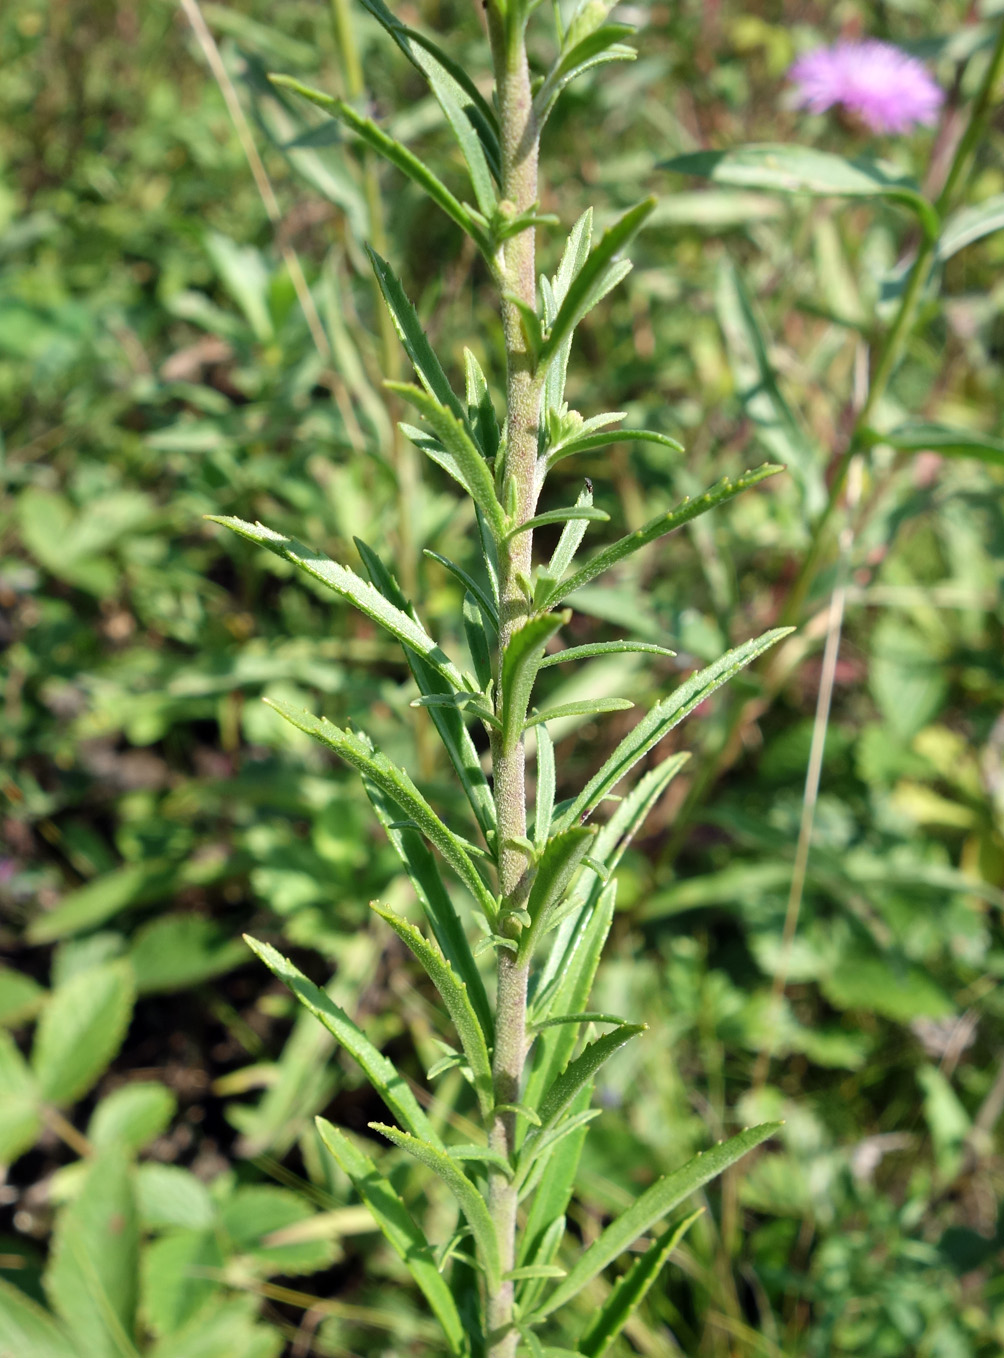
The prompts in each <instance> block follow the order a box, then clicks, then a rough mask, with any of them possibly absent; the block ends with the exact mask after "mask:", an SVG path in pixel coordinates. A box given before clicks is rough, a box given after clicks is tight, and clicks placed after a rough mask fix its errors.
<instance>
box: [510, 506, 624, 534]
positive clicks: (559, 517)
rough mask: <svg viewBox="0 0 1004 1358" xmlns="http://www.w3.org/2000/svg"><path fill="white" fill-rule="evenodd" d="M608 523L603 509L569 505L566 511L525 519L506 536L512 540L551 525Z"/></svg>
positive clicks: (608, 516) (557, 510)
mask: <svg viewBox="0 0 1004 1358" xmlns="http://www.w3.org/2000/svg"><path fill="white" fill-rule="evenodd" d="M579 522H582V523H609V522H610V515H609V514H608V513H607V512H606V510H605V509H594V508H593V507H592V506H591V505H578V504H575V505H569V506H568V508H567V509H548V510H546V511H545V512H544V513H543V514H535V515H534V517H533V518H532V519H525V520H524V521H523V522H522V523H520V524H517V525H516V527H515V528H510V530H509V532H508V533H507V534H506V537H507V538H514V537H516V536H517V535H518V534H520V533H532V532H533V530H534V529H535V528H546V527H547V526H548V524H552V523H579Z"/></svg>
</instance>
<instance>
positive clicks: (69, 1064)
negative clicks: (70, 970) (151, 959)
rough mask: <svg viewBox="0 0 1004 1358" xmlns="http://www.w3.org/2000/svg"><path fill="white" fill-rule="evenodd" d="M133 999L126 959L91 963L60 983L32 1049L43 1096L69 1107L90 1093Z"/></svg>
mask: <svg viewBox="0 0 1004 1358" xmlns="http://www.w3.org/2000/svg"><path fill="white" fill-rule="evenodd" d="M134 998H135V986H134V982H133V975H132V969H131V967H130V966H129V964H128V962H124V961H118V962H109V963H107V964H106V965H104V966H100V967H91V968H89V969H88V970H87V971H81V972H78V973H77V974H76V975H75V976H72V977H71V978H70V979H69V980H68V981H66V982H65V984H63V985H61V986H57V987H56V989H55V990H54V991H53V992H52V995H51V997H50V999H49V1001H48V1003H47V1004H46V1006H45V1008H44V1009H43V1010H42V1016H41V1018H40V1019H39V1022H38V1028H37V1030H36V1033H35V1042H34V1046H33V1048H32V1053H31V1064H32V1067H33V1068H34V1072H35V1077H36V1079H37V1080H38V1085H39V1092H40V1094H41V1096H42V1098H43V1099H45V1100H46V1101H47V1102H50V1103H55V1104H58V1105H59V1106H61V1107H66V1106H68V1105H69V1104H71V1103H74V1102H75V1101H76V1100H77V1099H79V1098H80V1097H81V1096H82V1095H84V1094H86V1093H87V1091H88V1090H89V1089H90V1088H91V1086H92V1085H93V1084H94V1082H95V1081H96V1080H97V1079H98V1077H99V1076H100V1075H102V1074H103V1073H104V1070H105V1067H106V1066H107V1065H108V1063H109V1061H111V1059H112V1057H113V1056H115V1055H116V1053H117V1052H118V1049H119V1047H120V1046H121V1045H122V1039H123V1038H124V1037H125V1034H126V1029H127V1028H128V1026H129V1020H130V1018H131V1017H132V1008H133V1000H134Z"/></svg>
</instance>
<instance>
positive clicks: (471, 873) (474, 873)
mask: <svg viewBox="0 0 1004 1358" xmlns="http://www.w3.org/2000/svg"><path fill="white" fill-rule="evenodd" d="M265 701H266V702H267V703H268V705H269V707H272V708H274V709H275V711H276V712H278V713H279V715H280V717H285V719H286V720H287V721H288V722H289V723H290V724H291V725H293V726H295V727H296V728H297V729H298V730H300V731H305V732H306V734H307V735H309V736H314V737H315V738H316V739H317V740H319V741H320V742H321V743H322V745H327V747H328V748H329V749H330V750H334V752H335V754H337V755H338V756H339V757H340V758H341V759H344V761H345V762H346V763H347V764H351V765H352V767H353V768H354V769H356V770H357V771H358V772H359V773H361V774H363V776H364V777H366V778H369V779H370V780H371V782H374V783H375V784H376V785H377V787H378V788H380V789H381V790H382V791H383V792H385V793H386V794H387V796H388V797H390V798H391V799H392V800H393V801H395V802H396V803H397V805H398V806H399V807H400V808H401V810H402V811H403V812H404V813H405V815H406V816H408V817H410V819H411V820H413V821H414V822H415V824H416V825H417V826H418V828H419V829H420V830H421V831H422V833H423V834H424V835H425V837H426V839H427V840H428V841H429V843H430V844H432V845H434V846H435V848H437V849H438V850H439V852H440V853H441V854H442V855H443V857H444V858H445V859H446V861H447V862H448V863H449V865H450V867H452V868H453V870H454V872H455V873H456V874H457V876H458V877H459V878H460V880H461V881H462V882H463V883H464V885H465V886H467V887H468V889H469V890H470V892H471V894H472V895H473V896H474V898H475V900H476V901H477V902H478V904H479V905H480V906H481V908H482V909H483V910H484V912H485V914H486V915H487V917H488V919H489V920H490V921H493V920H494V918H495V898H494V896H493V895H492V893H491V892H490V891H489V890H488V888H487V887H486V886H485V884H484V882H483V881H482V879H481V876H480V874H479V873H478V870H477V868H476V867H475V866H474V863H473V862H472V861H471V858H470V856H469V855H468V853H467V850H466V848H465V847H464V845H463V842H462V841H461V839H460V836H459V835H455V834H454V833H453V831H452V830H450V829H449V828H448V827H447V826H446V825H444V824H443V822H442V821H441V820H440V819H439V817H438V816H437V815H436V813H435V811H433V809H432V807H431V806H430V805H429V803H428V802H427V801H426V800H425V798H424V797H423V796H422V794H421V792H419V790H418V788H417V787H416V786H415V784H414V783H413V782H412V781H411V778H410V777H409V776H408V774H407V773H405V771H404V769H399V768H398V767H397V765H396V764H392V763H391V761H390V760H389V759H388V758H387V756H386V755H385V754H381V753H380V752H379V751H377V750H374V749H373V748H372V746H371V745H370V744H369V743H368V742H367V741H365V740H363V739H362V737H360V736H357V735H356V734H355V733H354V732H352V731H343V730H341V728H340V727H338V726H335V725H334V723H333V722H330V721H328V720H327V719H326V718H324V717H320V718H319V717H315V716H314V715H313V713H312V712H301V711H300V710H299V709H298V708H295V707H290V706H289V704H288V703H284V702H280V701H279V700H278V699H275V698H267V699H266V700H265Z"/></svg>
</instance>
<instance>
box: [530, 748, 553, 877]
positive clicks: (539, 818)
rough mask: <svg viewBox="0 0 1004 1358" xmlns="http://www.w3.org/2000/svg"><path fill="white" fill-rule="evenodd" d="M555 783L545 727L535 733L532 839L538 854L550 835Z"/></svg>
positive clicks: (550, 750) (551, 752)
mask: <svg viewBox="0 0 1004 1358" xmlns="http://www.w3.org/2000/svg"><path fill="white" fill-rule="evenodd" d="M555 782H556V771H555V767H554V744H553V742H552V740H551V737H550V736H549V735H548V733H547V727H546V726H542V727H541V728H540V730H539V731H538V732H537V789H536V793H535V797H534V817H533V838H534V845H535V847H536V849H537V851H538V852H540V851H541V850H542V849H543V848H544V845H545V844H546V843H547V838H548V835H549V834H550V833H551V817H552V815H553V814H554V790H555Z"/></svg>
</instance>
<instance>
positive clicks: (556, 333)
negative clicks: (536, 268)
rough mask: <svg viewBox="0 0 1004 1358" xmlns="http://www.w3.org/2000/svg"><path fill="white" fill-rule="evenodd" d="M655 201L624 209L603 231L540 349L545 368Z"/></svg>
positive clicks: (599, 290)
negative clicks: (611, 224) (615, 220)
mask: <svg viewBox="0 0 1004 1358" xmlns="http://www.w3.org/2000/svg"><path fill="white" fill-rule="evenodd" d="M655 203H656V200H655V199H654V198H646V199H645V201H644V202H642V203H639V204H638V206H637V207H633V208H631V209H630V211H628V212H625V214H624V216H623V217H621V219H620V221H618V222H616V223H615V224H614V225H613V226H612V227H610V229H609V230H608V231H604V233H603V235H602V236H601V237H600V241H599V244H598V245H597V246H596V249H595V250H594V251H593V252H592V254H591V255H590V256H589V258H588V259H587V260H586V262H585V263H584V264H583V266H582V268H581V269H580V270H579V271H578V273H577V274H576V275H575V278H574V279H573V280H572V283H571V285H570V287H569V289H568V293H567V295H566V297H565V299H564V301H563V302H562V303H561V305H560V307H559V309H558V314H557V316H556V317H555V318H554V323H553V325H552V326H551V329H550V333H549V334H548V336H547V338H546V339H545V340H544V343H543V346H542V348H541V351H540V358H539V366H540V367H541V368H546V367H547V366H548V364H549V363H550V362H551V361H552V360H553V359H554V357H555V356H556V354H557V353H558V351H559V349H560V348H561V346H562V344H563V343H564V341H565V340H566V339H567V338H568V336H569V335H570V334H571V333H572V331H573V330H574V329H575V327H576V326H577V325H578V323H579V321H580V320H581V319H582V317H583V316H584V315H585V314H586V312H587V311H589V309H590V307H592V306H593V305H594V304H595V302H596V301H598V300H599V297H600V296H602V295H603V292H604V291H605V290H606V289H605V287H604V275H605V274H606V273H607V270H608V269H609V268H610V266H611V264H612V263H613V261H614V258H615V256H616V255H618V254H619V253H620V251H621V250H623V249H624V247H625V246H626V245H627V243H628V241H629V240H630V239H631V237H632V236H633V235H634V234H635V232H636V231H637V230H638V229H639V228H640V226H641V224H642V222H644V220H645V218H646V217H647V216H648V215H649V213H650V212H651V211H652V209H653V208H654V207H655Z"/></svg>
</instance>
